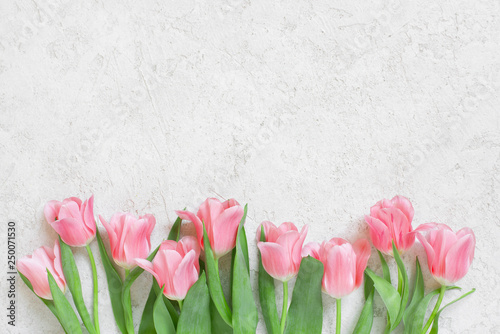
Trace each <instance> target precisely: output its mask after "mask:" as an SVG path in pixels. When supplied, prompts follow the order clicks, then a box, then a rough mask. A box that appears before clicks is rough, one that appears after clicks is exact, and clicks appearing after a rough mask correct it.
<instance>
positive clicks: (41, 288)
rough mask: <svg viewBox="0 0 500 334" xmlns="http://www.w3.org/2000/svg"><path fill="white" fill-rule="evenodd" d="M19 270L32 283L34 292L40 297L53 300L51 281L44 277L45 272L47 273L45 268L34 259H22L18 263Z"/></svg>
mask: <svg viewBox="0 0 500 334" xmlns="http://www.w3.org/2000/svg"><path fill="white" fill-rule="evenodd" d="M17 269H18V270H19V272H20V273H21V274H23V275H24V276H26V278H27V279H28V280H29V281H30V283H31V285H32V286H33V291H35V293H36V294H37V295H38V296H39V297H41V298H43V299H52V293H51V292H50V287H49V281H48V279H47V277H46V276H44V275H43V273H44V272H45V273H46V269H45V267H44V266H42V265H40V264H39V263H38V262H36V261H35V260H33V259H28V258H21V259H19V260H18V261H17Z"/></svg>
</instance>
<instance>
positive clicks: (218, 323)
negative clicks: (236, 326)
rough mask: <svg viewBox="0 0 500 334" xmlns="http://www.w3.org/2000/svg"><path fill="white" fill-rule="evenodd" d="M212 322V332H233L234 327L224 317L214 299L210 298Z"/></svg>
mask: <svg viewBox="0 0 500 334" xmlns="http://www.w3.org/2000/svg"><path fill="white" fill-rule="evenodd" d="M210 322H211V324H212V333H217V334H232V333H233V329H232V328H231V327H230V326H229V325H228V324H227V323H226V322H225V321H224V319H222V317H221V316H220V314H219V311H217V308H216V307H215V304H214V302H213V300H212V299H211V298H210Z"/></svg>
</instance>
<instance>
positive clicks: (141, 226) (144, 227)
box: [99, 213, 156, 269]
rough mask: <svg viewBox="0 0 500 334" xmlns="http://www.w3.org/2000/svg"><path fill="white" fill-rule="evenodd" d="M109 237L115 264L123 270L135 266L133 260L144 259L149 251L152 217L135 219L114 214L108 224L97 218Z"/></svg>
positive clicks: (153, 220)
mask: <svg viewBox="0 0 500 334" xmlns="http://www.w3.org/2000/svg"><path fill="white" fill-rule="evenodd" d="M99 219H100V220H101V222H102V224H103V225H104V227H105V228H106V231H107V232H108V235H109V243H110V245H111V253H112V255H113V259H114V260H115V262H116V264H117V265H119V266H120V267H123V268H125V269H131V268H132V267H134V266H135V265H136V263H135V259H137V258H140V259H145V258H147V257H148V255H149V252H150V250H151V232H152V231H153V228H154V227H155V224H156V219H155V217H154V216H153V215H144V216H140V217H139V219H137V218H135V217H134V216H133V215H131V214H130V213H115V214H114V215H113V216H112V217H111V220H110V221H109V223H108V222H107V221H106V220H104V218H103V217H102V216H99Z"/></svg>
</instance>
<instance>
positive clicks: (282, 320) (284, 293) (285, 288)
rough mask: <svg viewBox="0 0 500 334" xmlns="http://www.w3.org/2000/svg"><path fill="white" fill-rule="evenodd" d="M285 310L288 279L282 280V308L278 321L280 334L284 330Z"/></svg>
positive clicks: (286, 308)
mask: <svg viewBox="0 0 500 334" xmlns="http://www.w3.org/2000/svg"><path fill="white" fill-rule="evenodd" d="M287 312H288V281H287V282H283V310H282V311H281V322H280V329H281V334H283V333H284V332H285V324H286V314H287Z"/></svg>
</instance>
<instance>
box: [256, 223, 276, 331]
mask: <svg viewBox="0 0 500 334" xmlns="http://www.w3.org/2000/svg"><path fill="white" fill-rule="evenodd" d="M260 241H266V235H265V232H264V229H263V228H261V232H260ZM259 299H260V305H261V308H262V315H263V316H264V322H265V323H266V328H267V332H268V333H269V334H281V333H280V324H279V322H280V320H279V317H278V308H277V307H276V292H275V289H274V278H272V277H271V275H269V274H268V273H267V271H266V270H265V269H264V266H263V265H262V260H261V257H260V253H259Z"/></svg>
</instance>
